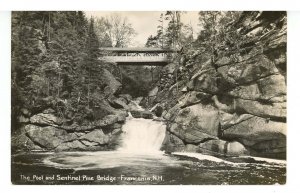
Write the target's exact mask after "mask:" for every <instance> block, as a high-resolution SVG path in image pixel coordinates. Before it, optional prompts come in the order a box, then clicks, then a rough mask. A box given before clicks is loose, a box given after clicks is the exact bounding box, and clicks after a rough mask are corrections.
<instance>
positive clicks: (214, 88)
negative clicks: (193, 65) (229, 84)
mask: <svg viewBox="0 0 300 193" xmlns="http://www.w3.org/2000/svg"><path fill="white" fill-rule="evenodd" d="M188 89H189V90H195V91H200V92H207V93H216V92H218V85H217V72H216V70H215V69H214V68H204V69H200V70H199V71H198V72H197V73H196V74H195V75H194V76H193V77H192V78H191V83H190V84H189V86H188Z"/></svg>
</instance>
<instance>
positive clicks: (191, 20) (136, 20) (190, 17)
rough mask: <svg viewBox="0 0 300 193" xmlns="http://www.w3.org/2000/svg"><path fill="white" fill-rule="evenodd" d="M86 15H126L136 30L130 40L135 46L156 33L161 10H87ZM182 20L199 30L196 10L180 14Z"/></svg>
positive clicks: (142, 44)
mask: <svg viewBox="0 0 300 193" xmlns="http://www.w3.org/2000/svg"><path fill="white" fill-rule="evenodd" d="M85 13H86V16H87V17H88V18H90V17H91V16H93V17H99V18H100V17H105V16H108V15H110V14H112V13H118V14H120V15H122V16H124V17H127V18H128V20H129V22H130V23H131V24H132V26H133V28H134V29H135V31H136V32H137V35H136V37H135V38H134V41H133V42H132V43H133V45H134V46H136V47H142V46H144V45H145V43H146V41H147V38H148V37H149V36H150V35H156V31H157V26H158V25H159V21H158V20H159V17H160V14H161V13H162V12H161V11H116V12H111V11H87V12H85ZM182 22H183V23H184V24H190V25H191V26H192V27H193V30H194V32H195V34H196V33H197V32H199V26H198V12H196V11H189V12H185V13H184V14H183V15H182Z"/></svg>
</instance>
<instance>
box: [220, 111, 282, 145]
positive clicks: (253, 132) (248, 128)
mask: <svg viewBox="0 0 300 193" xmlns="http://www.w3.org/2000/svg"><path fill="white" fill-rule="evenodd" d="M223 138H224V139H228V140H237V141H239V142H241V143H243V144H244V145H246V146H250V147H251V146H254V145H255V144H257V143H264V142H268V141H270V140H277V141H285V140H286V123H283V122H275V121H272V120H269V119H265V118H261V117H256V116H254V117H252V118H248V119H246V120H244V121H241V122H238V123H237V124H234V125H232V126H230V127H228V128H227V129H225V130H224V131H223Z"/></svg>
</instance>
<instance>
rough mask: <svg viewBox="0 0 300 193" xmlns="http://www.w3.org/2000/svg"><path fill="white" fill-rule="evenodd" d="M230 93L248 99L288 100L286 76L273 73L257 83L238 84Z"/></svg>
mask: <svg viewBox="0 0 300 193" xmlns="http://www.w3.org/2000/svg"><path fill="white" fill-rule="evenodd" d="M229 94H230V95H232V96H233V97H236V98H241V99H246V100H261V101H262V100H263V101H269V102H284V101H286V96H285V95H286V85H285V78H284V77H283V76H282V75H280V74H276V75H271V76H268V77H266V78H262V79H260V80H258V81H257V82H255V83H252V84H249V85H245V86H238V87H236V88H235V89H233V90H232V91H230V92H229Z"/></svg>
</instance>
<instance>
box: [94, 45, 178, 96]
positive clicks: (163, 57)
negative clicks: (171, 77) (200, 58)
mask: <svg viewBox="0 0 300 193" xmlns="http://www.w3.org/2000/svg"><path fill="white" fill-rule="evenodd" d="M100 51H101V55H102V56H101V57H100V58H99V59H101V60H104V61H106V62H113V63H115V64H117V66H118V68H119V71H120V72H119V73H120V79H121V80H120V82H121V83H122V90H121V93H122V94H130V95H131V96H132V97H140V96H142V97H146V96H147V95H148V93H149V92H150V91H151V90H152V89H153V88H154V86H155V83H156V82H157V81H159V80H160V71H161V70H162V68H163V67H164V66H165V65H167V64H168V63H170V62H171V59H172V55H173V54H174V51H173V50H169V49H161V48H100Z"/></svg>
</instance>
